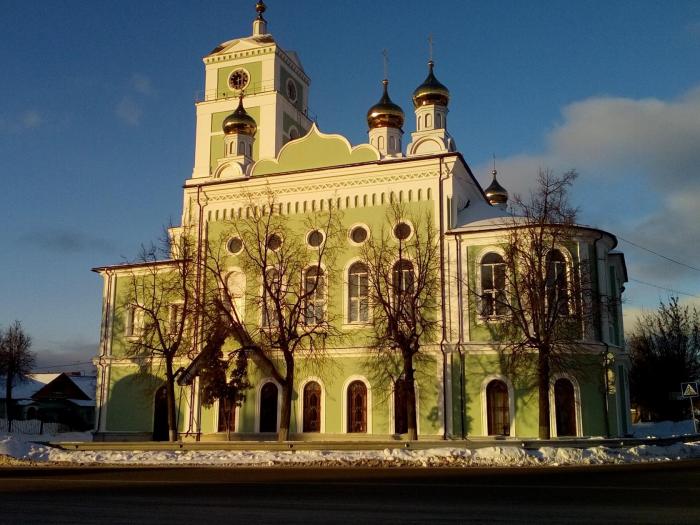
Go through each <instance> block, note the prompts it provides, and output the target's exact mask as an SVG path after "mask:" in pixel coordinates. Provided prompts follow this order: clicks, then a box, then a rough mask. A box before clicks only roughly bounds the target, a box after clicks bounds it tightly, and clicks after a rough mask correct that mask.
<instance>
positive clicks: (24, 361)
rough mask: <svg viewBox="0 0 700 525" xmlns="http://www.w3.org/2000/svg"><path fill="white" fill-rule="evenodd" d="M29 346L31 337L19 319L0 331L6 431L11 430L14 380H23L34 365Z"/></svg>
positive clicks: (0, 361)
mask: <svg viewBox="0 0 700 525" xmlns="http://www.w3.org/2000/svg"><path fill="white" fill-rule="evenodd" d="M31 346H32V339H31V337H29V336H28V335H27V334H26V333H25V332H24V330H23V329H22V323H20V322H19V321H15V322H14V323H12V324H11V325H10V326H9V327H7V329H5V330H3V331H2V332H0V374H3V375H4V376H5V417H6V418H7V430H8V432H12V419H13V406H12V387H13V385H14V383H15V381H22V380H24V379H25V378H26V377H27V375H28V374H29V373H30V372H31V371H32V368H33V367H34V354H33V353H32V352H31V351H30V348H31Z"/></svg>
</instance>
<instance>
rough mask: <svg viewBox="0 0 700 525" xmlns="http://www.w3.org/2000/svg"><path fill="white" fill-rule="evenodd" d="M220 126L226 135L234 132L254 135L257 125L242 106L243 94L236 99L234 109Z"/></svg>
mask: <svg viewBox="0 0 700 525" xmlns="http://www.w3.org/2000/svg"><path fill="white" fill-rule="evenodd" d="M222 128H223V130H224V133H225V134H226V135H232V134H234V133H240V134H242V135H250V136H251V137H252V136H253V135H255V132H256V131H257V130H258V125H257V124H256V123H255V119H253V117H251V116H250V115H248V113H246V110H245V109H244V108H243V95H241V96H240V98H239V99H238V107H237V108H236V111H234V112H233V113H231V114H230V115H229V116H228V117H226V118H225V119H224V123H223V125H222Z"/></svg>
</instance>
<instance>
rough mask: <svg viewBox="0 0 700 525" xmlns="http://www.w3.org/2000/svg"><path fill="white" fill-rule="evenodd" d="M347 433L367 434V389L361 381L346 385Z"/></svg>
mask: <svg viewBox="0 0 700 525" xmlns="http://www.w3.org/2000/svg"><path fill="white" fill-rule="evenodd" d="M348 432H352V433H365V432H367V387H366V386H365V384H364V383H363V382H362V381H353V382H352V383H350V384H349V385H348Z"/></svg>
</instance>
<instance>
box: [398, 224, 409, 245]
mask: <svg viewBox="0 0 700 525" xmlns="http://www.w3.org/2000/svg"><path fill="white" fill-rule="evenodd" d="M410 236H411V226H409V225H408V224H407V223H405V222H400V223H398V224H397V225H396V226H394V237H396V238H397V239H398V240H400V241H405V240H406V239H408V238H409V237H410Z"/></svg>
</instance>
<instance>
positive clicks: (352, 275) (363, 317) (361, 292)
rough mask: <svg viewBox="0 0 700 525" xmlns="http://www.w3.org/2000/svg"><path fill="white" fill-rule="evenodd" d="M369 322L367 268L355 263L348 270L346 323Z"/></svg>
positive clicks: (362, 264) (360, 263)
mask: <svg viewBox="0 0 700 525" xmlns="http://www.w3.org/2000/svg"><path fill="white" fill-rule="evenodd" d="M368 320H369V277H368V272H367V266H366V265H365V264H364V263H362V262H356V263H354V264H353V265H352V266H350V268H349V269H348V322H349V323H366V322H367V321H368Z"/></svg>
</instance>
